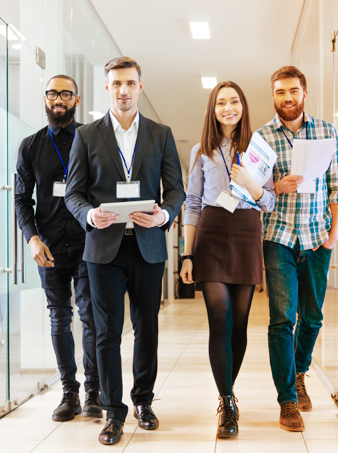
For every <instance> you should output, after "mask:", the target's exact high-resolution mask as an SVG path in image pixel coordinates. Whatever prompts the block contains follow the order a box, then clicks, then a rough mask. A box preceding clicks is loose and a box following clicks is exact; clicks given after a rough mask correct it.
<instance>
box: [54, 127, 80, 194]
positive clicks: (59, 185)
mask: <svg viewBox="0 0 338 453" xmlns="http://www.w3.org/2000/svg"><path fill="white" fill-rule="evenodd" d="M48 130H49V135H50V137H51V139H52V141H53V143H54V147H55V149H56V152H57V153H58V156H59V158H60V160H61V163H62V166H63V180H62V181H54V183H53V197H64V196H65V195H66V187H67V184H66V179H67V173H68V165H69V160H68V164H67V167H66V166H65V164H64V162H63V159H62V157H61V154H60V152H59V150H58V147H57V146H56V143H55V140H54V137H53V134H52V132H51V131H50V129H48ZM74 137H75V132H74V135H73V140H74Z"/></svg>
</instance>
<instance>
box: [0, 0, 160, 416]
mask: <svg viewBox="0 0 338 453" xmlns="http://www.w3.org/2000/svg"><path fill="white" fill-rule="evenodd" d="M0 17H1V18H2V19H1V18H0V209H1V220H2V221H1V222H0V417H1V416H3V415H5V414H6V413H7V412H8V411H9V410H12V409H13V408H15V407H16V406H17V405H19V404H21V403H22V402H23V401H25V399H27V398H29V397H30V395H32V394H34V393H36V392H37V391H38V390H39V389H41V388H43V387H44V386H45V385H46V384H50V383H52V382H53V381H55V380H56V379H57V378H58V374H57V368H56V360H55V356H54V352H53V347H52V342H51V339H50V323H49V313H48V310H47V309H46V300H45V296H44V292H43V290H42V289H41V285H40V278H39V275H38V271H37V266H36V264H35V263H34V261H33V259H32V257H31V253H30V248H29V246H28V245H27V244H26V242H25V241H24V240H23V237H22V234H21V231H20V230H19V228H18V226H17V221H16V218H15V211H14V190H13V186H14V182H15V172H16V170H15V166H16V159H17V153H18V149H19V146H20V143H21V141H22V139H23V138H25V137H27V136H29V135H32V134H34V133H35V132H36V131H37V130H39V129H40V128H42V127H43V126H45V125H46V124H47V121H46V116H45V112H44V104H43V93H44V90H45V87H46V83H47V82H48V80H49V79H50V78H51V77H53V76H55V75H57V74H66V75H69V76H71V77H73V78H74V79H75V80H76V82H77V84H78V86H79V94H80V95H81V103H80V106H79V108H78V109H77V113H76V120H77V121H78V122H81V123H88V122H91V121H94V120H96V119H98V118H100V117H102V116H103V115H104V114H105V113H106V111H107V110H108V108H109V98H108V96H107V93H106V91H105V89H104V82H103V68H104V65H105V64H106V63H107V61H108V60H110V59H111V58H114V57H117V56H120V55H121V54H120V52H119V50H118V48H117V47H116V45H115V43H114V41H113V39H112V38H111V36H110V35H109V33H108V32H107V30H106V29H105V27H104V25H103V24H102V22H101V20H100V18H99V17H98V16H97V14H96V13H95V11H94V9H93V8H92V6H91V4H90V2H89V1H88V0H12V1H11V2H7V4H5V5H2V6H1V10H0ZM39 49H41V50H42V51H43V52H44V54H45V61H44V62H43V61H42V62H41V59H40V64H38V63H37V53H39ZM139 107H140V111H141V113H144V114H145V115H146V116H147V117H148V118H152V119H153V120H155V121H158V122H159V121H160V120H159V118H158V117H157V115H156V112H155V111H154V110H153V108H152V106H151V105H150V103H149V102H148V100H147V98H146V96H145V95H144V94H143V93H142V94H141V98H140V102H139ZM127 313H128V310H127ZM125 328H126V329H127V330H128V329H129V328H130V322H129V324H126V325H125ZM72 329H73V333H74V339H75V345H76V350H75V351H76V352H75V353H76V360H77V361H78V363H81V359H82V326H81V322H80V320H79V317H78V315H77V310H75V316H74V321H73V326H72Z"/></svg>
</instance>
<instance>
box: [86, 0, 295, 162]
mask: <svg viewBox="0 0 338 453" xmlns="http://www.w3.org/2000/svg"><path fill="white" fill-rule="evenodd" d="M303 2H304V0H208V1H206V0H204V1H202V0H143V1H140V0H128V1H126V2H117V1H107V0H91V3H92V5H93V6H94V8H95V9H96V11H97V13H98V14H99V16H100V17H101V19H102V21H103V22H104V23H105V25H106V27H107V29H108V31H109V32H110V34H111V36H112V37H113V39H114V40H115V42H116V44H117V46H118V47H119V48H120V49H121V51H122V53H123V54H124V55H127V56H130V57H132V58H134V59H135V60H136V61H137V62H138V63H139V64H140V65H141V67H142V72H143V78H144V85H145V92H146V94H147V97H148V98H149V100H150V102H151V103H152V105H153V107H154V109H155V110H156V112H157V114H158V116H159V117H160V119H161V121H162V122H163V123H164V124H167V125H169V126H170V127H171V128H172V130H173V133H174V137H175V139H176V143H177V147H178V150H179V153H180V156H181V159H182V161H183V163H184V164H185V165H186V166H187V165H188V162H189V154H190V150H191V148H192V147H193V146H194V145H195V144H196V143H198V142H199V140H200V136H201V131H202V126H203V118H204V112H205V109H206V104H207V99H208V95H209V93H210V90H205V89H203V88H202V83H201V76H216V77H217V81H218V82H220V81H223V80H232V81H234V82H236V83H237V84H238V85H239V86H240V87H241V88H242V89H243V91H244V93H245V94H246V97H247V99H248V102H249V107H250V113H251V121H252V127H253V129H254V130H255V129H257V128H258V127H260V126H262V125H263V124H265V123H266V122H267V121H269V120H270V119H271V118H272V116H273V115H274V110H273V104H272V100H271V89H270V76H271V74H272V73H273V72H274V71H275V70H276V69H278V68H279V67H281V66H284V65H287V64H290V63H291V49H292V44H293V40H294V37H295V34H296V30H297V26H298V22H299V19H300V15H301V11H302V7H303ZM189 21H195V22H204V21H208V22H209V26H210V34H211V39H209V40H194V39H193V38H192V35H191V32H190V27H189Z"/></svg>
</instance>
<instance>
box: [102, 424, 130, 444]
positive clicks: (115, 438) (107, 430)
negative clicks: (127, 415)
mask: <svg viewBox="0 0 338 453" xmlns="http://www.w3.org/2000/svg"><path fill="white" fill-rule="evenodd" d="M123 425H124V423H123V421H122V420H118V419H117V418H109V419H108V420H107V423H106V424H105V425H104V428H103V430H102V431H101V432H100V434H99V442H101V444H103V445H115V444H117V443H119V442H120V440H121V436H122V434H123Z"/></svg>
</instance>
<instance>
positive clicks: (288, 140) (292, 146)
mask: <svg viewBox="0 0 338 453" xmlns="http://www.w3.org/2000/svg"><path fill="white" fill-rule="evenodd" d="M281 129H282V128H281ZM305 131H306V140H307V139H308V135H307V123H306V128H305ZM282 132H283V134H284V137H285V138H286V140H287V141H288V142H289V145H290V146H291V148H292V149H293V145H292V143H291V142H290V140H289V139H288V137H287V136H286V134H285V132H284V131H283V129H282Z"/></svg>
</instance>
